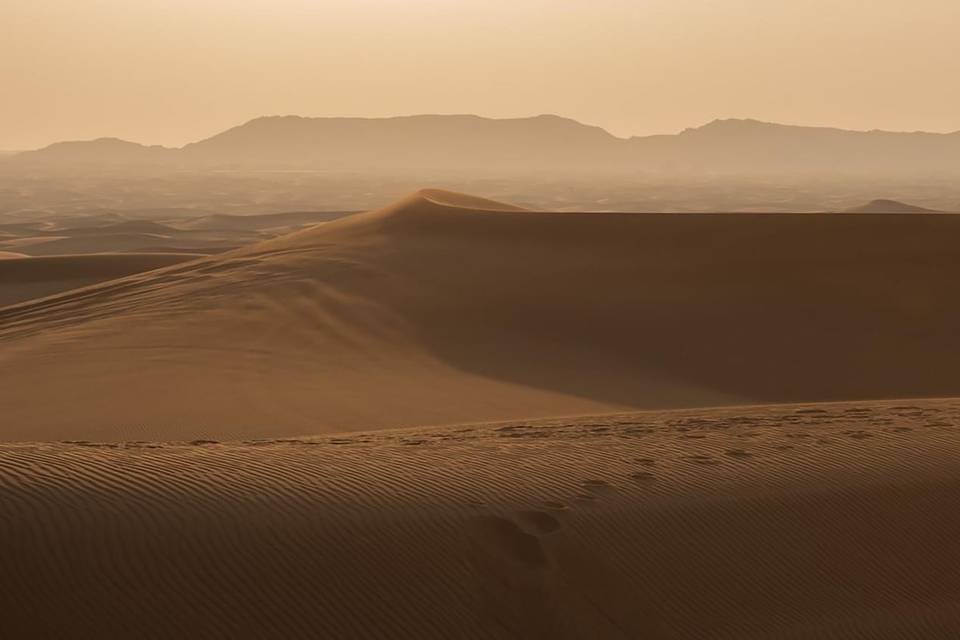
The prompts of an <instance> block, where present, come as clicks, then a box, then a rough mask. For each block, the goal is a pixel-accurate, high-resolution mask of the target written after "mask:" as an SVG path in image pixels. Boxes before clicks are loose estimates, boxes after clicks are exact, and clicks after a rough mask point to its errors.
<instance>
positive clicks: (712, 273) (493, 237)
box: [0, 191, 960, 440]
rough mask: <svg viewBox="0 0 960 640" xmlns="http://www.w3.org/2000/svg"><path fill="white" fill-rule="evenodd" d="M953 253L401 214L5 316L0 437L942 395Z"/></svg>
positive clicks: (953, 225) (399, 207) (922, 246)
mask: <svg viewBox="0 0 960 640" xmlns="http://www.w3.org/2000/svg"><path fill="white" fill-rule="evenodd" d="M958 232H960V217H957V216H950V215H936V214H933V215H924V214H916V213H911V214H904V215H896V214H889V215H882V216H872V215H863V214H850V215H846V214H797V215H789V214H783V215H780V214H778V215H767V214H723V215H707V214H702V215H701V214H685V215H669V214H643V215H636V214H633V215H627V214H574V213H549V212H534V211H523V210H518V209H517V208H516V207H512V206H510V205H502V204H499V203H494V202H491V201H484V200H480V199H476V198H472V197H468V196H461V195H457V194H450V193H447V192H440V191H423V192H418V193H416V194H414V195H412V196H410V197H408V198H406V199H404V200H401V201H400V202H398V203H396V204H394V205H392V206H389V207H386V208H384V209H381V210H377V211H372V212H369V213H364V214H359V215H354V216H349V217H346V218H342V219H340V220H337V221H333V222H329V223H326V224H323V225H320V226H317V227H313V228H308V229H306V230H303V231H299V232H295V233H293V234H288V235H284V236H281V237H278V238H276V239H272V240H267V241H265V242H261V243H256V244H253V245H251V246H248V247H244V248H241V249H237V250H235V251H231V252H227V253H223V254H219V255H214V256H209V257H205V258H201V259H198V260H196V261H192V262H189V263H184V264H182V265H175V266H172V267H168V268H166V269H161V270H155V271H149V272H145V273H142V274H136V275H132V276H128V277H126V278H122V279H119V280H113V281H110V282H107V283H104V284H101V285H96V286H93V287H88V288H85V289H83V290H80V291H77V292H73V293H65V294H63V295H61V296H59V297H54V298H48V299H45V300H41V301H35V302H28V303H24V304H21V305H19V306H12V307H7V308H5V309H3V310H0V341H2V345H3V346H2V349H0V389H2V392H0V412H2V414H3V415H4V416H7V417H8V419H6V420H4V422H3V425H2V427H0V438H3V439H6V440H61V439H69V438H83V439H104V440H118V439H144V440H169V439H192V438H201V437H202V438H215V439H225V438H227V439H229V438H250V437H286V436H296V435H303V434H307V435H312V434H317V433H324V432H343V431H350V430H355V429H372V428H384V427H392V428H395V427H402V426H416V425H443V424H456V423H462V422H476V421H486V420H507V419H517V418H532V417H538V416H539V417H545V416H555V415H577V414H588V413H597V412H609V411H618V410H627V409H656V408H682V407H697V406H716V405H725V404H728V405H729V404H750V403H777V402H808V401H839V400H851V399H884V398H901V397H947V396H956V395H960V376H958V375H956V374H957V371H958V365H957V363H958V362H960V340H958V339H957V334H956V326H957V325H958V323H960V299H958V298H957V296H955V295H954V289H955V283H956V282H957V281H958V280H960V260H958V250H957V248H956V243H955V242H954V239H955V238H956V236H957V234H958ZM120 381H122V385H121V383H120ZM49 397H56V398H58V399H59V401H58V402H57V403H50V402H47V401H46V398H49ZM172 399H175V400H174V401H172ZM64 406H68V407H70V410H69V411H64V410H63V407H64Z"/></svg>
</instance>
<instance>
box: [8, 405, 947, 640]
mask: <svg viewBox="0 0 960 640" xmlns="http://www.w3.org/2000/svg"><path fill="white" fill-rule="evenodd" d="M958 427H960V402H958V401H956V400H944V401H923V402H910V403H858V404H839V405H820V406H805V407H798V406H769V407H756V408H749V409H746V408H740V409H724V410H698V411H686V412H679V413H670V412H666V413H641V414H624V415H616V416H603V417H596V418H589V419H581V420H572V421H571V420H553V421H547V422H523V423H506V424H491V425H473V426H462V427H455V428H441V429H417V430H410V431H400V432H379V433H357V434H347V435H338V436H335V437H319V438H308V439H302V440H285V441H284V440H279V441H278V440H273V441H251V442H232V443H219V444H211V443H202V442H198V443H192V444H191V443H173V442H167V443H143V442H141V443H120V444H110V445H107V444H97V443H90V442H88V443H73V444H66V443H60V444H53V443H46V444H43V443H32V444H31V443H24V444H6V445H2V446H0V495H2V496H3V499H2V500H0V522H2V523H4V525H3V526H0V549H2V550H3V553H2V554H0V610H2V611H3V612H4V615H3V616H0V636H2V637H5V638H7V637H9V638H27V637H30V638H34V637H37V638H39V637H51V638H53V637H55V638H65V637H71V638H74V637H91V638H132V637H136V638H226V637H229V638H265V637H271V638H274V637H275V638H281V637H282V638H294V637H296V638H411V639H414V638H416V639H422V638H437V639H440V638H443V639H447V638H484V639H486V638H523V639H530V638H543V639H545V638H559V639H564V638H570V639H583V638H603V639H608V638H631V639H633V638H645V639H650V640H658V639H669V640H682V639H688V638H691V639H692V638H711V639H719V640H723V639H737V640H743V639H748V640H749V639H760V638H763V639H771V638H777V639H779V638H784V639H801V638H802V639H810V638H835V639H841V638H842V639H844V640H851V639H863V640H867V639H869V640H882V639H894V638H924V639H932V638H955V637H958V636H960V573H958V572H957V571H956V567H957V566H958V563H960V544H958V543H957V532H958V530H960V511H958V510H957V509H956V504H957V501H958V500H960V473H958V471H960V469H958V465H960V462H958V461H960V431H958Z"/></svg>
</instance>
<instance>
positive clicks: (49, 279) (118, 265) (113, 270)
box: [0, 253, 197, 307]
mask: <svg viewBox="0 0 960 640" xmlns="http://www.w3.org/2000/svg"><path fill="white" fill-rule="evenodd" d="M2 257H3V256H2V255H0V258H2ZM196 258H197V256H196V255H192V254H183V253H141V254H138V253H123V254H120V253H116V254H111V253H99V254H81V255H70V256H43V257H27V256H21V257H19V258H14V257H11V258H8V259H5V260H3V261H2V262H0V307H3V306H6V305H10V304H14V303H17V302H23V301H25V300H33V299H35V298H42V297H44V296H50V295H53V294H56V293H61V292H63V291H69V290H70V289H78V288H80V287H86V286H89V285H92V284H96V283H98V282H104V281H106V280H114V279H116V278H122V277H123V276H127V275H130V274H131V273H140V272H143V271H150V270H151V269H159V268H161V267H166V266H169V265H172V264H177V263H180V262H186V261H187V260H195V259H196Z"/></svg>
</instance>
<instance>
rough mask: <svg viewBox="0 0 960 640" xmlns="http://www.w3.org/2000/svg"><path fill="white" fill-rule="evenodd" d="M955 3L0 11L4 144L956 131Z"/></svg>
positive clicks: (738, 1)
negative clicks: (562, 121)
mask: <svg viewBox="0 0 960 640" xmlns="http://www.w3.org/2000/svg"><path fill="white" fill-rule="evenodd" d="M958 25H960V0H912V1H907V0H549V1H548V0H3V1H2V2H0V87H2V88H3V91H2V92H0V149H25V148H34V147H37V146H41V145H45V144H48V143H50V142H53V141H56V140H64V139H85V138H93V137H99V136H117V137H122V138H126V139H129V140H134V141H138V142H144V143H151V144H166V145H181V144H183V143H186V142H188V141H192V140H196V139H200V138H203V137H206V136H208V135H211V134H213V133H216V132H218V131H221V130H223V129H226V128H228V127H230V126H234V125H237V124H240V123H242V122H244V121H246V120H249V119H250V118H253V117H256V116H260V115H275V114H299V115H305V116H333V115H355V116H386V115H401V114H412V113H477V114H480V115H486V116H493V117H514V116H525V115H534V114H539V113H556V114H560V115H565V116H569V117H572V118H576V119H578V120H581V121H583V122H587V123H590V124H597V125H600V126H603V127H605V128H607V129H609V130H610V131H612V132H614V133H616V134H618V135H638V134H649V133H673V132H676V131H678V130H681V129H683V128H686V127H689V126H697V125H700V124H703V123H705V122H707V121H710V120H712V119H714V118H727V117H752V118H758V119H761V120H769V121H776V122H786V123H796V124H812V125H832V126H839V127H845V128H856V129H873V128H883V129H894V130H918V129H922V130H931V131H953V130H958V129H960V81H958V78H960V44H958V39H957V26H958Z"/></svg>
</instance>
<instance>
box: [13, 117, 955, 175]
mask: <svg viewBox="0 0 960 640" xmlns="http://www.w3.org/2000/svg"><path fill="white" fill-rule="evenodd" d="M4 164H5V165H6V166H7V167H14V168H16V167H29V168H44V167H83V166H92V167H98V166H99V167H128V168H133V167H142V168H148V167H154V168H164V167H169V168H186V169H197V168H236V169H251V170H266V169H313V170H331V171H336V170H346V171H389V172H392V171H400V170H437V169H443V170H450V171H456V170H474V171H476V170H483V171H486V172H491V171H492V172H517V171H530V172H541V171H571V172H625V173H629V172H661V173H681V174H682V173H688V172H698V173H703V172H706V173H709V174H715V175H724V174H777V173H791V174H819V173H827V174H833V173H838V172H839V173H869V174H878V173H880V174H894V175H897V174H903V175H941V176H942V175H954V174H960V132H955V133H948V134H938V133H925V132H912V133H906V132H904V133H897V132H887V131H847V130H842V129H833V128H822V127H802V126H792V125H781V124H772V123H766V122H760V121H757V120H741V119H730V120H716V121H714V122H711V123H709V124H707V125H704V126H701V127H697V128H692V129H687V130H685V131H683V132H681V133H678V134H675V135H655V136H645V137H632V138H618V137H616V136H614V135H612V134H610V133H609V132H607V131H605V130H604V129H601V128H599V127H595V126H588V125H585V124H581V123H579V122H577V121H575V120H571V119H568V118H562V117H559V116H553V115H541V116H536V117H530V118H514V119H492V118H483V117H479V116H474V115H418V116H403V117H393V118H304V117H299V116H270V117H262V118H256V119H254V120H251V121H250V122H247V123H246V124H243V125H240V126H237V127H234V128H232V129H229V130H227V131H224V132H222V133H219V134H217V135H214V136H212V137H209V138H206V139H204V140H201V141H198V142H194V143H190V144H187V145H185V146H183V147H181V148H168V147H161V146H145V145H140V144H137V143H133V142H127V141H124V140H119V139H115V138H101V139H98V140H90V141H75V142H60V143H56V144H53V145H50V146H48V147H45V148H43V149H39V150H35V151H27V152H22V153H19V154H17V155H15V156H13V157H9V158H7V159H6V160H5V162H4Z"/></svg>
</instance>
